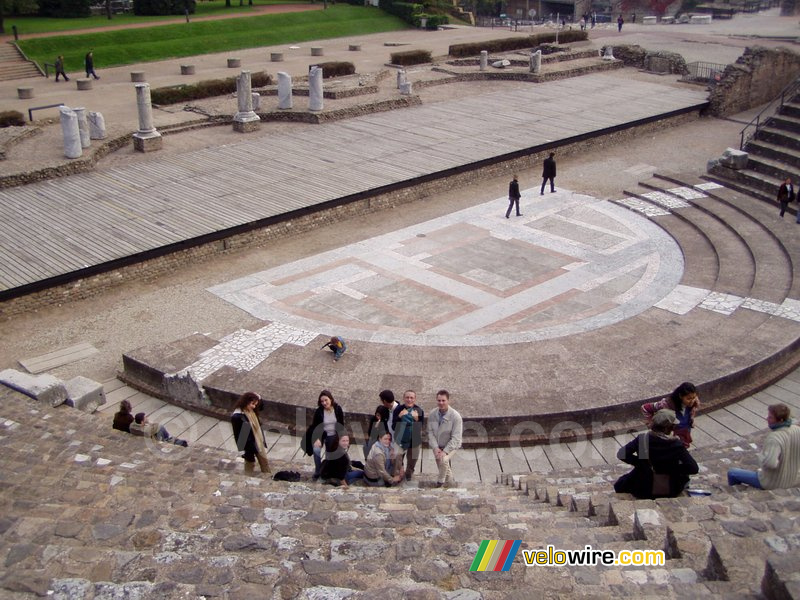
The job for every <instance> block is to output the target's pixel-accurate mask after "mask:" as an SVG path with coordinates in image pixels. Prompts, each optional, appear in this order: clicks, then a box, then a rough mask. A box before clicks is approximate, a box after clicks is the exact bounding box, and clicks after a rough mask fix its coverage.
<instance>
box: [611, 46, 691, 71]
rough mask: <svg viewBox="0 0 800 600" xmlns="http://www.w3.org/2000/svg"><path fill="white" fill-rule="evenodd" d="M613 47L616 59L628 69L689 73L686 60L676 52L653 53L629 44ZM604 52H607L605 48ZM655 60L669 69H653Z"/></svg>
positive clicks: (659, 51)
mask: <svg viewBox="0 0 800 600" xmlns="http://www.w3.org/2000/svg"><path fill="white" fill-rule="evenodd" d="M611 47H612V48H613V49H614V58H616V59H618V60H621V61H622V63H623V64H624V65H625V66H626V67H634V68H636V69H645V70H648V71H651V70H656V71H658V72H660V73H670V74H673V75H685V74H686V73H688V72H689V71H688V69H687V68H686V60H684V58H683V56H681V55H680V54H677V53H676V52H666V51H662V50H658V51H653V52H651V51H649V50H646V49H645V48H642V47H641V46H637V45H628V44H622V45H619V46H611ZM602 51H603V52H605V46H604V47H603V49H602ZM655 59H660V62H663V63H665V64H666V65H668V66H667V68H666V69H664V70H662V69H653V68H652V65H653V63H654V62H655Z"/></svg>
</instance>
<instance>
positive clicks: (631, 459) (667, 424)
mask: <svg viewBox="0 0 800 600" xmlns="http://www.w3.org/2000/svg"><path fill="white" fill-rule="evenodd" d="M675 422H676V419H675V411H672V410H667V409H663V410H660V411H658V412H657V413H656V414H655V416H654V417H653V421H652V424H651V425H650V431H649V432H648V433H643V434H641V435H639V436H638V437H637V438H636V439H634V440H631V441H630V442H628V443H627V444H626V445H625V446H623V447H622V448H620V449H619V451H618V452H617V458H618V459H620V460H621V461H623V462H626V463H628V464H629V465H633V471H631V472H630V473H626V474H625V475H623V476H622V477H620V478H619V479H617V481H616V482H615V483H614V491H615V492H617V493H628V494H633V495H634V496H636V497H637V498H640V499H652V498H654V497H656V495H654V493H653V473H654V472H655V473H659V474H666V475H669V492H668V493H665V494H659V495H658V497H671V498H674V497H676V496H679V495H680V494H681V492H683V489H684V488H685V487H686V484H687V483H689V475H695V474H696V473H697V472H698V470H699V468H698V466H697V462H695V460H694V459H693V458H692V456H691V455H690V454H689V451H688V450H687V449H686V447H685V446H684V445H683V442H682V441H681V440H680V438H677V437H673V436H672V429H673V428H674V427H675Z"/></svg>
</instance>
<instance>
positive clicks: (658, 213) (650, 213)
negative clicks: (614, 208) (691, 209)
mask: <svg viewBox="0 0 800 600" xmlns="http://www.w3.org/2000/svg"><path fill="white" fill-rule="evenodd" d="M614 202H616V203H617V204H622V205H623V206H627V207H628V208H630V209H631V210H635V211H636V212H640V213H642V214H643V215H645V216H647V217H663V216H664V215H668V214H670V212H669V211H668V210H665V209H663V208H661V207H660V206H656V205H654V204H652V203H651V202H646V201H644V200H642V199H640V198H622V199H620V200H614Z"/></svg>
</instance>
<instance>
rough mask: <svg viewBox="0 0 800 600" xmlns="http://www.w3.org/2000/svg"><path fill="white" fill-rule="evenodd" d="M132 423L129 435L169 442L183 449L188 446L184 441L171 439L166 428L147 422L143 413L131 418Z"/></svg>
mask: <svg viewBox="0 0 800 600" xmlns="http://www.w3.org/2000/svg"><path fill="white" fill-rule="evenodd" d="M133 420H134V422H133V423H131V433H133V434H139V435H143V436H144V437H149V438H152V439H154V440H157V441H159V442H169V443H172V444H175V445H176V446H183V447H184V448H185V447H187V446H188V445H189V442H187V441H186V440H181V439H178V438H176V437H172V436H171V435H170V434H169V431H167V429H166V427H164V426H163V425H160V424H158V423H151V422H150V421H148V420H147V415H146V414H144V413H143V412H140V413H136V415H135V416H134V417H133Z"/></svg>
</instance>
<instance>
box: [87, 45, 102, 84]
mask: <svg viewBox="0 0 800 600" xmlns="http://www.w3.org/2000/svg"><path fill="white" fill-rule="evenodd" d="M84 65H85V66H86V77H87V78H88V77H89V76H92V77H94V78H95V79H100V76H99V75H98V74H97V73H95V72H94V53H93V52H92V51H91V50H89V52H87V53H86V58H85V59H84Z"/></svg>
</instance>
